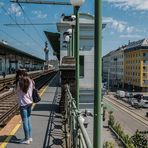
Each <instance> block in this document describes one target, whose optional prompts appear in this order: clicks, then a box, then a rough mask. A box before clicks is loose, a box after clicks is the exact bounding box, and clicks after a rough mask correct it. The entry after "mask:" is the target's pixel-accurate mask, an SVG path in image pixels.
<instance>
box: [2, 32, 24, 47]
mask: <svg viewBox="0 0 148 148" xmlns="http://www.w3.org/2000/svg"><path fill="white" fill-rule="evenodd" d="M0 31H1V32H3V33H4V34H6V35H7V36H8V37H9V38H10V39H13V40H15V41H16V42H17V43H20V44H21V45H24V46H26V47H27V45H25V44H24V43H23V42H22V41H19V40H17V39H16V38H14V37H13V36H11V35H10V34H8V33H7V32H5V31H4V30H2V29H0Z"/></svg>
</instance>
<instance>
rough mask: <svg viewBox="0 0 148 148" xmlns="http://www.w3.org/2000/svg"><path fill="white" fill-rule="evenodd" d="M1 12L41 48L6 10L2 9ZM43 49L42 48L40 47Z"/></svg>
mask: <svg viewBox="0 0 148 148" xmlns="http://www.w3.org/2000/svg"><path fill="white" fill-rule="evenodd" d="M2 9H3V11H4V12H5V13H6V14H7V15H8V16H9V18H10V19H11V20H12V21H14V22H15V23H16V25H17V26H18V27H19V28H20V29H21V30H22V31H23V32H24V33H25V34H26V35H27V36H28V37H29V38H31V39H32V40H33V41H34V42H35V43H36V44H38V45H39V46H40V47H42V45H40V44H39V43H38V42H37V41H36V40H35V39H34V38H32V36H30V34H28V33H27V32H26V31H25V30H24V29H23V28H22V27H21V26H20V25H19V24H18V23H17V22H16V21H15V19H14V18H13V17H12V16H11V15H10V14H9V13H8V12H7V10H6V9H5V8H4V7H2ZM42 48H43V47H42Z"/></svg>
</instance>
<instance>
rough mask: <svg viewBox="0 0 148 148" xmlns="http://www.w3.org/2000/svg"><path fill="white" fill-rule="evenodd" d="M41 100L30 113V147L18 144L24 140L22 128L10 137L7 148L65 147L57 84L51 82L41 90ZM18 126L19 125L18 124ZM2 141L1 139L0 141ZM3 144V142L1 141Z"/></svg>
mask: <svg viewBox="0 0 148 148" xmlns="http://www.w3.org/2000/svg"><path fill="white" fill-rule="evenodd" d="M43 92H44V93H43V95H42V100H41V101H40V102H39V103H37V104H36V105H35V107H34V109H33V111H32V128H33V142H32V143H31V144H30V145H25V144H19V143H18V141H19V139H23V138H24V133H23V128H22V126H21V127H20V128H19V129H18V130H17V132H16V133H15V134H14V135H10V136H12V138H11V140H10V141H9V142H8V143H7V145H6V146H3V144H2V145H1V146H0V147H2V148H3V147H7V148H26V147H27V148H60V147H61V148H63V147H66V146H65V144H66V138H65V137H66V132H65V127H64V124H63V116H62V115H61V114H60V113H59V106H58V102H59V99H60V87H57V82H55V81H54V82H52V83H51V84H49V85H48V86H47V87H46V89H44V90H43ZM18 124H20V123H18ZM0 141H2V139H0ZM3 142H5V141H3Z"/></svg>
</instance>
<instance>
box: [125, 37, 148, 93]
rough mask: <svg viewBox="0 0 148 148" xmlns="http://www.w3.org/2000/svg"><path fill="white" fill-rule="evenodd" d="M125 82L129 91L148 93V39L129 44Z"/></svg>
mask: <svg viewBox="0 0 148 148" xmlns="http://www.w3.org/2000/svg"><path fill="white" fill-rule="evenodd" d="M124 82H125V87H126V88H128V89H129V90H135V91H148V39H142V40H139V41H134V42H129V44H128V45H127V47H126V50H125V54H124Z"/></svg>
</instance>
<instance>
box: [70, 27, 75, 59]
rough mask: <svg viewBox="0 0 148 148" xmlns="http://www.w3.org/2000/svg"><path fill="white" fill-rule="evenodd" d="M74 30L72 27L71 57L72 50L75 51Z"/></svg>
mask: <svg viewBox="0 0 148 148" xmlns="http://www.w3.org/2000/svg"><path fill="white" fill-rule="evenodd" d="M74 32H75V30H74V26H73V25H72V41H71V44H72V45H71V48H72V56H73V57H74V49H75V46H74V45H75V33H74Z"/></svg>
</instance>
